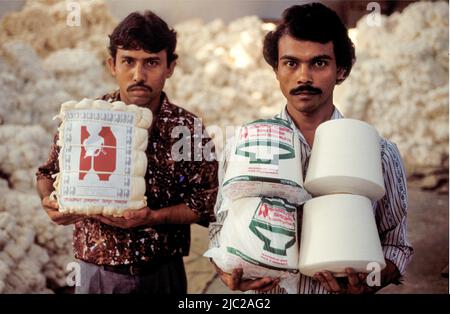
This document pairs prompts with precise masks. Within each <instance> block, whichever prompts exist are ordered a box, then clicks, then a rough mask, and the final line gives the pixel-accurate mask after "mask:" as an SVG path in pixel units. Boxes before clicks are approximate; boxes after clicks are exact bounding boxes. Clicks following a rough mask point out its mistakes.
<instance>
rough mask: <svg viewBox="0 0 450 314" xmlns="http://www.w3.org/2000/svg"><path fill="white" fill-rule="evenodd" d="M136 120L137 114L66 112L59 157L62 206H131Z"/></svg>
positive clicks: (91, 111) (93, 111)
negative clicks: (129, 203) (62, 143)
mask: <svg viewBox="0 0 450 314" xmlns="http://www.w3.org/2000/svg"><path fill="white" fill-rule="evenodd" d="M135 119H136V115H135V113H133V112H124V111H111V110H98V109H82V110H69V111H67V112H66V115H65V120H64V132H63V136H64V145H63V146H62V148H61V151H62V155H61V156H60V158H61V160H60V164H61V170H62V173H61V181H60V191H61V193H60V203H61V204H62V206H65V207H68V208H77V207H80V208H86V207H89V206H91V207H92V206H113V207H115V208H118V207H124V208H126V206H128V202H129V199H130V196H131V195H132V186H131V185H132V181H133V180H132V169H133V165H132V151H133V145H132V144H133V134H134V128H135Z"/></svg>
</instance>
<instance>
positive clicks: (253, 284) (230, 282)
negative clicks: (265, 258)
mask: <svg viewBox="0 0 450 314" xmlns="http://www.w3.org/2000/svg"><path fill="white" fill-rule="evenodd" d="M211 262H212V261H211ZM212 263H213V265H214V268H215V269H216V271H217V274H219V277H220V279H221V280H222V282H223V283H224V284H225V285H226V286H227V287H228V288H229V289H230V290H233V291H234V290H240V291H247V290H256V291H258V292H267V291H269V290H271V289H273V288H275V287H276V286H277V285H278V283H279V282H280V279H279V278H270V277H263V278H258V279H242V274H243V270H242V268H239V269H233V272H232V273H231V274H230V273H226V272H224V271H223V270H222V269H220V268H219V267H217V265H216V264H215V263H214V262H212Z"/></svg>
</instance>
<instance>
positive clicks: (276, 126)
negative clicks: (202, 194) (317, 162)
mask: <svg viewBox="0 0 450 314" xmlns="http://www.w3.org/2000/svg"><path fill="white" fill-rule="evenodd" d="M237 134H238V135H237V136H236V138H235V139H234V142H233V147H232V151H231V156H230V157H229V161H228V166H227V170H226V173H225V177H224V181H223V182H224V183H223V188H222V192H223V195H224V196H225V197H226V198H228V199H230V200H236V199H239V198H243V197H257V196H267V197H281V198H284V199H286V200H288V201H289V202H291V203H295V204H302V203H304V202H305V201H306V200H308V199H309V198H310V196H309V194H308V193H307V192H306V191H305V190H304V188H303V175H302V167H301V156H300V143H299V139H298V137H297V134H296V133H295V131H294V130H293V129H292V127H291V125H290V123H289V122H288V121H286V120H282V119H277V118H273V119H265V120H256V121H254V122H251V123H248V124H245V125H244V126H242V127H241V128H240V129H239V132H238V133H237Z"/></svg>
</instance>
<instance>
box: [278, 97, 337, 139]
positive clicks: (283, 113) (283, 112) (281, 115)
mask: <svg viewBox="0 0 450 314" xmlns="http://www.w3.org/2000/svg"><path fill="white" fill-rule="evenodd" d="M277 117H278V118H281V119H284V120H287V121H289V123H290V124H291V126H292V128H293V129H294V130H295V131H296V132H297V134H298V136H299V138H300V141H302V143H303V144H305V145H307V146H309V145H308V143H307V142H306V139H305V136H304V135H303V133H302V132H301V131H300V130H299V129H298V128H297V126H296V125H295V123H294V121H293V120H292V118H291V116H290V115H289V112H288V111H287V105H286V106H284V108H283V110H281V112H280V113H279V114H278V115H277ZM343 118H344V116H343V115H342V113H341V112H340V111H339V110H338V109H337V108H336V106H334V111H333V114H332V115H331V118H330V120H335V119H343Z"/></svg>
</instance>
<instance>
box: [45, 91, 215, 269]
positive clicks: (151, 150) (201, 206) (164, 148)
mask: <svg viewBox="0 0 450 314" xmlns="http://www.w3.org/2000/svg"><path fill="white" fill-rule="evenodd" d="M101 99H103V100H106V101H109V102H113V101H116V100H120V94H119V91H115V92H113V93H111V94H107V95H105V96H103V97H101ZM154 119H155V120H156V121H154V125H153V127H152V129H151V131H150V134H149V139H148V147H147V151H146V154H147V160H148V166H147V173H146V175H145V181H146V194H145V195H146V197H147V206H148V207H149V208H151V209H152V210H158V209H160V208H164V207H169V206H174V205H178V204H181V203H184V204H186V205H187V206H188V207H189V208H190V209H191V210H193V211H194V212H196V213H198V214H199V217H200V218H199V221H198V223H199V224H201V225H203V226H208V224H209V222H210V221H213V220H214V214H213V208H214V203H215V201H216V195H217V171H218V163H217V161H216V158H215V152H214V147H212V149H209V155H208V156H206V157H208V158H204V159H201V161H195V160H198V159H194V158H192V160H193V161H189V160H181V161H174V160H173V159H172V155H171V150H172V146H173V144H175V143H177V142H178V141H179V138H173V137H172V130H173V128H174V127H176V126H183V127H185V129H186V130H189V131H190V135H186V138H184V140H189V142H188V143H189V144H190V145H191V146H189V148H190V149H191V151H194V152H195V151H200V152H203V151H202V149H203V148H204V147H205V145H206V144H207V143H209V142H210V138H208V137H207V136H205V134H206V132H202V133H200V132H199V130H202V131H204V128H203V126H202V125H201V122H200V120H199V119H196V116H195V115H194V114H192V113H190V112H188V111H187V110H185V109H183V108H180V107H178V106H176V105H174V104H172V103H170V102H169V100H168V98H167V97H166V95H165V94H164V93H162V96H161V105H160V108H159V111H158V113H157V114H156V115H155V117H154ZM194 131H197V133H195V132H194ZM199 133H200V134H199ZM202 134H203V136H202ZM200 137H201V139H200ZM56 140H57V135H56V136H55V139H54V143H53V145H52V147H51V151H50V155H49V159H48V161H47V162H46V163H45V164H44V165H42V166H41V167H39V169H38V172H37V173H36V176H37V178H38V179H40V178H49V179H51V178H52V175H54V174H56V173H58V172H59V166H58V154H59V147H58V146H57V145H56ZM183 143H184V141H183ZM194 145H196V146H198V147H197V149H196V148H195V146H194ZM209 147H210V148H211V144H209ZM203 153H204V152H203ZM189 155H190V156H191V155H192V154H189ZM208 160H209V161H208ZM73 247H74V253H75V257H76V258H78V259H81V260H83V261H86V262H89V263H94V264H97V265H120V264H131V263H138V262H139V263H140V262H145V261H149V260H151V259H152V258H154V257H167V256H186V255H188V254H189V247H190V225H188V224H186V225H172V224H162V225H156V226H152V227H138V228H133V229H122V228H117V227H114V226H110V225H107V224H104V223H102V222H100V221H98V220H96V219H92V218H86V219H83V220H81V221H78V222H77V223H75V229H74V234H73Z"/></svg>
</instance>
